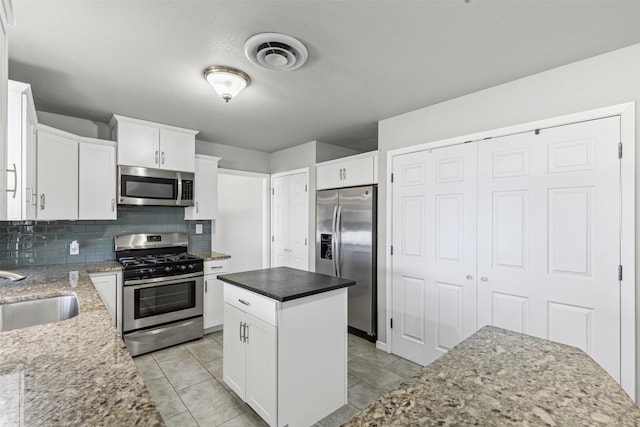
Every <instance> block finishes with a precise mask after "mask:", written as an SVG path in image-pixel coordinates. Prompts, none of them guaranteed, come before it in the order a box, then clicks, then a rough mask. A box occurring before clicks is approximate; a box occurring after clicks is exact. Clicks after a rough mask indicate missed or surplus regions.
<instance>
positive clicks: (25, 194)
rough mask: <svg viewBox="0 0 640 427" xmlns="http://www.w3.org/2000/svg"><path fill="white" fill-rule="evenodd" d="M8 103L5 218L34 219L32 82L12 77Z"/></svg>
mask: <svg viewBox="0 0 640 427" xmlns="http://www.w3.org/2000/svg"><path fill="white" fill-rule="evenodd" d="M7 107H8V109H7V112H8V116H7V151H6V154H7V162H6V166H7V168H6V171H7V175H6V182H7V204H6V207H7V210H6V218H7V219H8V220H18V221H19V220H25V219H35V217H36V210H35V192H36V189H35V184H36V182H35V169H36V163H35V162H36V154H35V138H36V135H35V126H36V124H37V118H36V110H35V107H34V104H33V96H32V94H31V86H30V85H28V84H26V83H20V82H15V81H12V80H9V84H8V104H7Z"/></svg>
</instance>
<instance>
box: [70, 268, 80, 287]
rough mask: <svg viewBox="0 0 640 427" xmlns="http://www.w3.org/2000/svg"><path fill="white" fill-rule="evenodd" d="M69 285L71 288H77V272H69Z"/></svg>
mask: <svg viewBox="0 0 640 427" xmlns="http://www.w3.org/2000/svg"><path fill="white" fill-rule="evenodd" d="M69 284H70V285H71V287H72V288H75V287H76V286H78V272H77V271H70V272H69Z"/></svg>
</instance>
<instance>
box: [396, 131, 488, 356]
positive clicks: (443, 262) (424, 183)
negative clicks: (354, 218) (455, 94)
mask: <svg viewBox="0 0 640 427" xmlns="http://www.w3.org/2000/svg"><path fill="white" fill-rule="evenodd" d="M393 173H394V184H393V190H392V191H393V247H394V255H393V285H392V286H393V351H394V353H396V354H398V355H400V356H402V357H404V358H406V359H409V360H412V361H414V362H416V363H420V364H422V365H425V364H427V363H430V362H431V361H433V360H434V359H436V358H437V357H439V356H440V355H442V354H443V353H444V352H446V351H447V350H449V349H450V348H452V347H453V346H455V345H456V344H458V343H459V342H460V341H462V340H463V339H464V338H466V337H467V336H469V335H471V334H472V333H473V332H475V330H476V311H475V310H476V287H475V271H476V259H475V250H476V144H475V143H469V144H462V145H457V146H451V147H445V148H440V149H434V150H432V151H431V152H428V151H423V152H417V153H411V154H406V155H402V156H397V157H394V164H393Z"/></svg>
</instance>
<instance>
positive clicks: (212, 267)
mask: <svg viewBox="0 0 640 427" xmlns="http://www.w3.org/2000/svg"><path fill="white" fill-rule="evenodd" d="M209 268H210V269H212V270H217V269H219V268H222V266H221V265H216V266H213V265H212V266H211V267H209Z"/></svg>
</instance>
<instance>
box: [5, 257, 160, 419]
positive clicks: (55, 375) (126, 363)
mask: <svg viewBox="0 0 640 427" xmlns="http://www.w3.org/2000/svg"><path fill="white" fill-rule="evenodd" d="M121 268H122V267H121V266H120V264H118V263H117V262H115V261H104V262H94V263H80V264H66V265H64V264H63V265H49V266H38V267H28V268H21V269H17V270H14V271H15V272H17V273H21V274H24V275H26V276H27V278H26V279H25V280H23V281H19V282H10V281H8V280H3V279H0V303H11V302H16V301H24V300H29V299H36V298H47V297H52V296H59V295H69V294H75V295H76V296H77V298H78V302H79V307H80V310H79V314H78V315H77V316H75V317H72V318H70V319H68V320H63V321H60V322H55V323H47V324H43V325H39V326H31V327H27V328H22V329H15V330H10V331H4V332H0V405H1V407H0V425H2V426H5V425H6V426H13V425H16V426H18V425H24V426H32V425H43V426H54V425H86V426H97V425H127V426H135V425H141V426H142V425H144V426H163V425H164V422H163V420H162V417H161V416H160V413H159V411H158V409H157V407H156V405H155V403H154V402H153V400H152V399H151V394H150V393H149V391H148V390H147V387H146V386H145V384H144V383H143V381H142V378H141V377H140V375H139V374H138V371H137V369H136V366H135V365H134V363H133V360H132V359H131V356H129V353H128V352H127V349H126V347H125V346H124V343H123V342H122V340H121V339H120V336H119V334H118V331H117V330H116V329H115V327H114V326H113V324H112V321H111V318H110V317H109V314H108V313H107V310H106V309H105V306H104V304H103V302H102V300H101V299H100V296H99V295H98V292H97V291H96V289H95V287H94V285H93V284H92V282H91V280H90V278H89V273H101V272H102V273H104V272H111V271H118V270H120V269H121ZM72 271H73V272H77V276H76V277H77V279H76V278H74V277H72V278H71V280H70V272H72ZM74 274H75V273H74Z"/></svg>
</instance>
